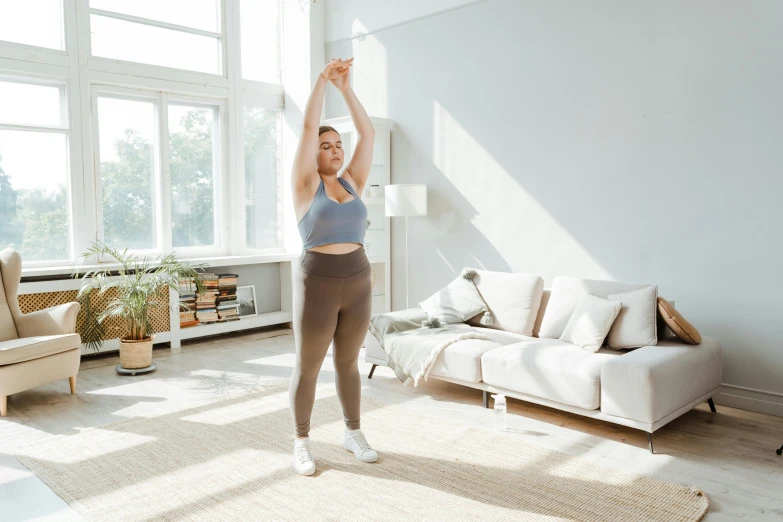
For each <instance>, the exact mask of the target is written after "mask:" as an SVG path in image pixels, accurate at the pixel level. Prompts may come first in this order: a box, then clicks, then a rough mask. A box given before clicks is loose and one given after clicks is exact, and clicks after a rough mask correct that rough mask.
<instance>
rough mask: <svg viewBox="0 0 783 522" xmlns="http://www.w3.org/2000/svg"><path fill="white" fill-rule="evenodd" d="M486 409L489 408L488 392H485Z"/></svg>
mask: <svg viewBox="0 0 783 522" xmlns="http://www.w3.org/2000/svg"><path fill="white" fill-rule="evenodd" d="M484 407H485V408H489V393H487V390H484Z"/></svg>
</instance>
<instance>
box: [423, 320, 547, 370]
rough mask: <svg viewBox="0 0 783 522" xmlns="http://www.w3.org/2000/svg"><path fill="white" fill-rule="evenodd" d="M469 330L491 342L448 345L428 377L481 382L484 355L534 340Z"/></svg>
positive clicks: (495, 332)
mask: <svg viewBox="0 0 783 522" xmlns="http://www.w3.org/2000/svg"><path fill="white" fill-rule="evenodd" d="M470 330H472V331H476V332H479V333H482V334H484V335H486V336H487V337H489V338H490V339H491V340H490V341H487V340H484V339H465V340H463V341H458V342H456V343H454V344H452V345H449V346H448V347H446V349H444V350H443V351H442V352H440V354H438V358H437V359H435V363H434V364H433V367H432V369H431V370H430V375H432V376H435V377H438V376H441V377H450V378H452V379H459V380H462V381H467V382H481V380H482V378H481V356H482V355H483V354H484V353H486V352H487V351H489V350H493V349H495V348H498V347H500V346H505V345H507V344H513V343H518V342H520V341H532V340H534V338H533V337H527V336H525V335H520V334H516V333H514V332H506V331H503V330H494V329H492V328H485V327H478V326H474V327H471V328H470Z"/></svg>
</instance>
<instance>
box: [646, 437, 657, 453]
mask: <svg viewBox="0 0 783 522" xmlns="http://www.w3.org/2000/svg"><path fill="white" fill-rule="evenodd" d="M647 446H648V447H649V448H650V453H652V454H653V455H655V452H654V451H653V443H652V433H648V434H647Z"/></svg>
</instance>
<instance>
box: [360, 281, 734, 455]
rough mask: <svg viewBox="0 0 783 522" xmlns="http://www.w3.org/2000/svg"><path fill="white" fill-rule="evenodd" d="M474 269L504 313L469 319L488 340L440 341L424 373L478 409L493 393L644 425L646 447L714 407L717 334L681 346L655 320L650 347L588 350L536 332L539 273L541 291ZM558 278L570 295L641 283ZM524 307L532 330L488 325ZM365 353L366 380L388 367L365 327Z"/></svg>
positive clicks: (494, 307)
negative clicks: (460, 390)
mask: <svg viewBox="0 0 783 522" xmlns="http://www.w3.org/2000/svg"><path fill="white" fill-rule="evenodd" d="M479 274H480V276H481V277H479V278H476V279H474V282H476V286H477V287H478V288H479V291H480V292H481V294H482V296H483V297H484V299H485V301H486V302H487V305H488V306H489V308H490V310H491V311H492V314H493V315H494V316H495V317H501V318H503V321H500V324H496V326H495V327H494V328H489V327H484V326H478V325H476V326H471V327H472V328H475V329H476V331H479V332H481V333H484V334H486V335H487V336H489V337H490V338H491V339H492V340H491V341H486V340H480V339H467V340H463V341H459V342H456V343H454V344H452V345H450V346H448V347H447V348H446V349H445V350H444V351H442V352H441V353H440V354H439V356H438V358H437V360H436V362H435V365H434V366H433V367H432V369H431V371H430V374H429V377H432V378H437V379H441V380H444V381H449V382H453V383H456V384H462V385H464V386H470V387H471V388H477V389H480V390H483V391H484V406H485V407H488V402H489V401H488V393H498V394H503V395H506V396H509V397H514V398H517V399H520V400H524V401H529V402H533V403H537V404H541V405H544V406H549V407H552V408H557V409H560V410H565V411H570V412H572V413H578V414H580V415H585V416H588V417H593V418H596V419H601V420H605V421H609V422H614V423H616V424H622V425H624V426H629V427H632V428H638V429H640V430H644V431H645V432H647V439H648V445H649V449H650V452H651V453H654V451H653V441H652V434H653V432H655V431H656V430H657V429H659V428H661V427H662V426H664V425H666V424H667V423H668V422H671V421H672V420H674V419H676V418H677V417H679V416H680V415H682V414H684V413H686V412H687V411H689V410H690V409H691V408H693V407H694V406H696V405H697V404H700V403H702V402H705V401H707V402H708V403H709V405H710V409H711V410H712V412H716V409H715V404H714V403H713V401H712V397H714V396H715V395H717V394H718V393H719V392H720V387H721V380H722V379H721V378H722V371H723V368H722V365H723V363H722V358H723V356H722V349H721V344H720V342H719V341H718V340H717V339H713V338H710V337H702V342H701V343H700V344H698V345H690V344H685V343H683V342H681V341H679V340H678V339H677V338H676V337H675V336H674V335H673V333H672V332H671V331H670V330H669V329H668V328H663V327H662V324H663V323H660V322H659V324H658V327H657V330H658V332H657V334H658V335H657V337H658V342H657V344H656V345H653V346H643V347H639V348H634V349H629V350H613V349H610V348H607V347H606V346H603V347H602V348H601V349H600V350H599V351H598V352H596V353H591V352H589V351H587V350H585V349H583V348H580V347H579V346H576V345H573V344H569V343H566V342H564V341H560V340H558V339H555V338H539V337H538V334H539V331H540V329H541V324H542V321H543V318H544V316H545V315H546V311H547V305H548V303H549V298H550V296H551V290H550V289H543V280H541V283H540V286H541V289H543V291H542V290H541V289H539V292H538V293H537V294H536V293H533V294H531V293H530V292H524V291H519V288H524V287H525V285H524V284H520V285H516V286H515V285H514V281H513V277H514V276H515V275H516V276H518V277H519V278H520V280H521V278H525V277H527V278H529V277H530V275H529V274H509V273H505V272H489V271H479ZM536 277H537V276H536ZM510 278H511V279H510ZM558 279H567V280H568V281H567V283H568V285H566V286H569V287H571V288H574V289H576V290H575V293H576V294H577V295H573V296H571V298H573V299H574V300H576V298H578V297H579V295H578V294H580V293H590V294H593V295H597V296H599V297H604V298H606V297H607V296H608V295H609V294H613V293H620V292H627V291H630V290H635V289H638V288H641V287H643V286H648V285H640V284H635V283H621V282H615V281H598V280H588V279H573V278H556V279H555V281H554V282H553V287H555V286H556V285H557V283H558ZM522 282H523V283H524V281H522ZM561 282H562V281H561ZM561 287H562V285H561ZM531 295H534V296H535V301H537V302H538V303H537V305H538V306H537V307H536V303H534V304H533V306H532V307H531V306H530V296H531ZM561 295H562V293H561ZM538 296H541V297H540V298H539V297H538ZM499 307H502V308H503V309H500V308H499ZM531 308H532V309H531ZM536 308H537V309H536ZM526 310H527V312H528V313H532V314H535V318H536V319H535V326H534V327H533V331H532V333H533V336H526V335H522V334H520V333H517V332H512V331H506V330H503V329H496V328H498V327H500V326H504V325H505V324H513V323H514V322H515V320H514V319H515V318H514V317H513V314H515V313H516V314H524V313H526V312H525V311H526ZM553 313H554V312H553ZM530 319H531V320H532V317H531V318H530ZM474 322H475V321H473V320H471V321H469V324H471V325H472V324H473V323H474ZM529 322H530V321H528V325H529ZM516 323H517V324H524V323H525V321H524V320H523V321H521V322H520V321H516ZM476 324H478V323H476ZM365 360H366V361H367V362H369V363H372V365H373V366H372V369H371V370H370V375H369V378H372V374H373V372H374V371H375V367H376V366H378V365H383V366H388V363H387V355H386V353H385V352H384V350H383V348H382V347H381V345H380V343H379V342H378V340H377V339H376V338H375V336H374V335H373V334H372V333H370V332H369V331H368V333H367V336H366V340H365Z"/></svg>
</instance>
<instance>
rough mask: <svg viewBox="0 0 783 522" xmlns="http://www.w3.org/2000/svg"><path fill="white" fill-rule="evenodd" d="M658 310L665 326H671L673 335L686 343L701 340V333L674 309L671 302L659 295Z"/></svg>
mask: <svg viewBox="0 0 783 522" xmlns="http://www.w3.org/2000/svg"><path fill="white" fill-rule="evenodd" d="M658 312H660V314H661V317H662V318H663V320H664V321H665V322H666V326H668V327H669V328H671V330H672V332H674V335H676V336H677V337H678V338H679V339H680V340H681V341H682V342H685V343H688V344H699V343H700V342H701V334H699V331H698V330H697V329H696V327H695V326H693V325H692V324H691V323H689V322H688V321H687V320H686V319H685V318H684V317H683V316H682V315H681V314H680V312H678V311H677V310H675V309H674V307H673V306H672V304H671V303H670V302H669V301H667V300H666V299H664V298H663V297H661V296H658Z"/></svg>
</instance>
